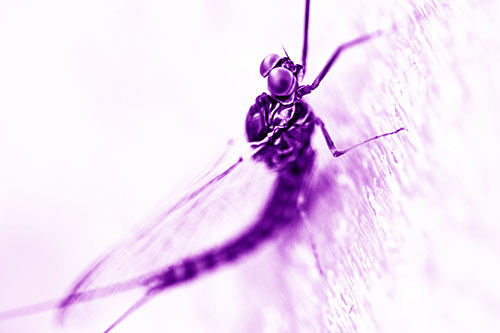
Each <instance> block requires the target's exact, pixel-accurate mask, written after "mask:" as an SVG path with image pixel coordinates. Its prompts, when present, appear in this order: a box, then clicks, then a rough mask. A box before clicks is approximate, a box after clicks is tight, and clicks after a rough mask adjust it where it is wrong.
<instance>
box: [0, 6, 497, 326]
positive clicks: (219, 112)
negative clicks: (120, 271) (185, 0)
mask: <svg viewBox="0 0 500 333" xmlns="http://www.w3.org/2000/svg"><path fill="white" fill-rule="evenodd" d="M1 6H2V8H1V10H0V13H1V14H0V15H1V16H0V45H2V52H1V53H0V73H1V76H0V91H1V98H0V117H1V119H0V151H1V152H2V163H1V165H0V177H1V178H0V184H1V187H0V198H1V206H0V222H1V224H0V309H7V308H11V307H15V306H19V305H25V304H30V303H32V302H36V301H42V300H46V299H51V298H53V297H57V296H61V295H63V294H64V292H65V291H66V290H67V288H68V287H69V285H70V284H71V282H73V281H74V279H75V278H76V276H78V274H80V273H81V271H82V269H83V268H84V267H86V266H87V265H88V263H90V262H91V261H92V260H93V259H95V258H96V257H97V256H98V255H100V254H101V253H102V252H103V250H105V249H107V248H108V247H109V246H110V245H111V244H113V243H114V242H115V241H116V240H118V239H120V238H121V237H122V236H124V235H126V234H127V233H128V230H129V229H130V228H132V227H133V226H134V225H135V224H136V222H137V221H139V220H140V219H141V218H143V217H144V216H147V214H148V213H149V212H150V211H151V210H152V209H153V208H154V207H155V206H154V205H155V204H156V203H158V202H159V201H161V199H162V198H163V197H164V196H165V195H166V194H168V193H169V192H170V191H171V190H172V189H173V188H174V185H175V184H177V183H179V182H180V180H181V179H183V178H185V177H186V176H188V177H189V176H191V175H194V174H196V173H197V172H199V171H201V170H203V167H204V166H205V165H206V162H207V161H208V160H210V158H212V157H213V156H214V153H213V152H215V151H219V150H220V148H221V147H223V146H224V144H225V142H226V140H227V139H228V138H231V137H235V136H239V135H241V134H242V131H243V122H244V117H245V113H246V111H247V110H248V107H249V106H250V104H251V103H252V102H253V100H254V98H255V97H256V96H257V95H258V94H259V93H260V92H261V91H262V90H263V89H265V83H264V82H263V81H262V80H261V79H260V77H259V76H258V66H259V62H260V60H261V59H262V57H263V56H265V55H266V54H268V53H270V52H280V49H281V44H283V45H284V46H285V47H286V49H287V51H288V52H289V54H290V55H291V56H292V57H293V58H294V59H298V58H299V56H300V51H301V50H300V44H301V30H302V14H303V13H302V12H303V2H302V1H293V2H289V1H286V2H280V1H272V2H264V1H262V2H252V3H246V2H238V3H235V2H231V1H228V2H218V3H217V4H214V3H213V2H206V1H199V2H190V4H189V5H187V4H186V5H181V4H175V5H165V4H163V2H161V1H158V2H149V3H148V4H147V5H145V4H139V3H133V2H128V3H127V2H118V1H114V2H113V1H110V2H104V3H103V2H86V3H85V4H83V3H82V4H78V5H74V4H73V5H71V4H67V3H65V2H56V1H53V2H50V1H49V2H44V3H43V4H33V3H31V2H22V1H16V2H3V3H2V5H1ZM282 7H283V8H282ZM498 7H499V6H498V4H497V3H496V2H494V1H483V2H481V3H474V4H473V5H471V4H469V3H467V2H465V1H454V2H453V3H451V2H450V3H448V2H444V1H443V2H429V1H427V2H425V1H420V2H417V1H413V2H406V3H402V2H400V1H399V2H390V1H377V2H376V4H375V3H374V4H367V3H366V2H363V1H357V2H352V1H351V2H326V1H313V3H312V7H311V36H310V38H311V47H310V58H309V66H310V67H309V69H308V73H309V75H310V76H307V77H306V81H310V80H312V77H313V76H314V74H315V73H317V72H318V71H319V70H320V68H321V66H322V65H323V62H324V61H325V60H326V59H327V58H328V56H329V55H330V53H331V52H332V50H333V49H334V47H335V46H337V45H338V44H340V43H341V42H344V41H346V40H349V39H351V38H353V37H356V36H357V35H359V34H361V33H364V32H367V31H372V30H376V29H379V28H383V27H386V26H388V25H389V24H390V23H391V22H394V21H395V22H397V24H398V27H399V29H400V30H399V32H397V33H395V34H394V35H391V36H390V37H388V38H383V39H380V40H378V41H376V42H374V43H373V44H371V45H367V46H366V47H361V48H358V49H356V50H354V51H352V52H349V54H347V55H345V56H343V57H342V58H341V59H340V61H339V62H338V64H337V65H336V66H335V68H334V69H333V70H332V72H331V74H330V76H329V77H328V78H327V79H325V81H324V84H323V86H322V87H321V88H320V89H318V91H317V92H316V93H315V94H313V95H312V96H311V98H310V99H309V101H310V103H311V105H312V106H313V107H314V109H315V112H316V113H317V114H318V115H319V116H321V117H322V118H323V119H324V120H325V122H326V124H327V126H328V128H329V129H330V131H331V132H332V135H333V138H334V140H335V141H336V143H337V145H338V146H339V147H345V146H347V145H349V144H352V143H355V142H357V141H360V140H361V139H364V138H366V137H368V136H370V135H373V134H376V133H380V132H383V131H388V130H392V129H395V128H397V127H399V126H401V125H404V126H408V128H409V129H410V131H409V132H408V133H404V134H403V135H401V136H399V137H398V138H391V139H388V140H384V141H380V142H378V143H376V144H374V145H371V146H370V147H369V148H362V149H359V150H358V151H356V152H354V153H352V154H350V155H348V156H346V157H344V158H341V159H338V160H335V161H332V160H329V159H327V158H325V156H327V155H326V150H325V148H324V144H323V142H322V141H321V140H320V138H319V137H318V138H317V139H316V140H315V143H316V147H318V152H319V155H320V160H319V163H318V167H319V169H320V170H319V172H318V173H317V177H316V178H315V184H317V187H316V189H317V190H318V191H317V193H319V194H321V195H322V196H321V197H319V199H317V200H316V201H315V204H314V205H313V208H314V210H313V212H312V213H311V216H310V221H308V223H307V228H305V227H303V228H300V229H299V230H297V232H296V233H294V234H287V235H286V236H287V237H288V239H289V240H290V241H284V240H278V241H277V242H275V243H274V244H272V245H269V246H266V247H265V248H263V249H262V251H259V253H256V254H255V256H253V257H252V258H251V259H249V260H248V261H245V262H243V263H241V264H240V265H238V266H235V267H231V268H227V269H223V270H222V271H220V272H218V273H216V274H213V275H211V276H209V277H206V278H204V279H202V280H199V281H197V282H196V283H194V284H191V285H189V286H186V287H182V288H178V289H175V290H173V291H171V292H168V293H166V294H165V295H162V296H161V297H159V298H158V299H155V300H154V301H153V302H151V303H150V304H148V305H147V306H146V307H145V308H143V309H142V310H141V311H139V312H137V313H136V314H134V315H133V316H132V317H130V318H129V319H128V320H127V321H126V322H124V323H123V325H121V326H119V329H118V330H117V331H118V332H120V331H121V332H134V331H138V330H139V329H142V330H150V331H151V330H153V331H154V330H158V329H160V328H165V329H167V328H168V329H173V330H177V331H181V330H184V331H189V330H191V331H199V330H201V329H203V330H205V331H206V330H213V331H221V330H227V331H235V330H238V331H241V330H248V331H255V330H267V331H270V332H274V331H284V330H290V331H293V329H294V328H295V329H296V330H297V331H300V330H302V331H304V330H330V331H334V332H335V331H359V332H372V331H377V330H378V331H410V332H411V331H418V332H421V331H439V332H442V331H455V332H459V331H463V332H467V331H488V330H489V331H493V329H494V328H495V327H496V325H495V324H496V314H497V313H498V311H499V299H500V295H499V294H500V289H499V287H498V286H497V281H498V280H499V278H500V276H499V275H500V273H499V271H498V268H497V267H496V266H495V263H496V262H498V253H499V251H500V249H499V247H498V237H499V227H498V226H497V221H498V217H499V212H498V205H497V201H498V197H499V193H498V188H499V185H500V184H499V183H500V182H499V177H498V175H497V171H496V169H497V163H498V162H499V161H500V158H499V156H498V154H499V153H498V149H497V148H496V142H498V139H499V134H498V126H499V125H500V124H499V119H500V117H499V116H498V107H499V106H500V105H499V104H500V103H499V98H498V96H497V91H498V86H499V82H498V77H499V74H500V73H499V67H498V66H497V65H496V61H497V59H498V58H499V51H500V45H499V42H498V37H496V33H495V31H496V30H497V28H498V27H497V26H496V25H495V23H494V17H493V13H498V12H499V9H500V8H498ZM176 34H177V35H176ZM223 94H224V95H223ZM309 236H310V237H309ZM310 238H312V239H313V241H314V242H315V243H316V244H317V249H318V256H319V260H320V263H321V265H322V269H323V272H324V276H320V275H319V274H318V272H317V270H316V267H315V262H314V260H313V256H312V251H311V246H310V241H309V239H310ZM52 318H53V317H52V314H51V313H44V314H40V315H36V316H32V317H30V318H23V319H21V320H16V321H10V322H1V323H0V331H5V332H12V331H29V330H33V329H35V330H36V331H42V332H44V331H46V332H50V331H53V327H52V326H51V325H52ZM100 328H102V327H100ZM86 330H88V328H86V329H84V331H86Z"/></svg>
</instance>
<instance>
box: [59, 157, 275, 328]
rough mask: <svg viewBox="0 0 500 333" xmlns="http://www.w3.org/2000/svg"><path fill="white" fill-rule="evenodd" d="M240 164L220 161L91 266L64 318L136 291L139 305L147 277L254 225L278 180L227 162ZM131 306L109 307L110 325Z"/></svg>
mask: <svg viewBox="0 0 500 333" xmlns="http://www.w3.org/2000/svg"><path fill="white" fill-rule="evenodd" d="M229 155H231V154H229ZM235 160H236V161H238V159H234V157H233V158H231V157H228V156H225V157H223V158H222V159H220V160H219V161H218V163H217V166H216V167H215V168H214V169H213V171H212V172H209V173H208V174H206V175H205V176H203V177H201V178H200V180H199V181H198V182H197V183H198V184H202V185H201V186H198V187H193V188H196V190H194V191H188V192H187V194H186V195H185V196H183V197H181V199H180V200H178V201H177V202H175V203H174V204H170V205H168V204H167V205H166V206H167V208H166V209H162V210H161V211H160V213H159V214H157V215H156V217H155V218H153V219H151V220H150V222H148V223H147V224H146V226H144V227H141V228H140V229H139V230H138V231H137V232H135V233H134V234H133V235H132V237H130V238H128V239H126V240H124V241H123V242H121V243H119V244H118V245H117V246H115V247H114V248H112V249H111V250H110V251H109V252H108V253H106V254H105V255H103V256H102V257H101V258H100V259H98V260H97V261H96V262H95V263H94V264H93V265H91V267H90V268H89V269H88V270H87V271H86V272H85V273H84V274H83V275H82V276H81V278H80V279H78V280H77V282H76V283H75V284H74V286H73V287H72V289H71V290H70V292H69V294H68V296H67V297H66V299H65V300H64V301H63V302H62V303H61V304H60V308H61V311H60V316H59V319H60V320H61V321H63V322H66V321H67V319H70V320H69V321H73V319H75V318H71V317H74V316H75V315H76V313H79V314H81V313H82V311H81V310H84V311H85V312H86V313H89V312H88V310H91V307H92V305H93V304H94V303H98V304H101V302H100V301H99V302H95V301H93V300H94V299H99V298H104V297H107V296H111V295H113V294H120V293H122V292H124V291H127V290H131V289H136V290H135V291H134V292H135V293H138V294H137V295H136V296H135V300H137V297H138V296H141V295H144V293H145V292H146V291H147V286H146V285H144V283H145V281H147V280H148V278H150V277H152V276H155V275H157V274H159V273H160V272H162V271H164V270H165V268H167V267H169V266H170V265H172V264H175V263H177V262H179V261H180V260H182V259H184V258H186V257H189V256H192V255H195V254H198V253H200V252H203V251H205V250H208V249H211V248H213V247H215V246H217V245H220V244H222V243H224V241H227V240H229V239H231V238H234V237H236V236H237V235H238V234H239V233H240V232H241V231H243V230H244V229H245V228H247V227H248V226H250V225H251V224H252V223H253V222H254V221H255V220H256V219H257V217H258V215H259V212H260V210H261V209H262V206H263V205H264V203H265V202H266V200H267V198H268V196H269V193H270V191H271V189H272V184H273V181H274V180H275V177H276V176H275V174H274V173H272V172H270V171H269V170H268V169H267V168H266V167H265V165H264V164H263V163H256V162H254V161H253V160H251V159H248V160H245V161H241V162H233V163H232V164H231V163H227V162H228V161H235ZM227 165H229V168H228V167H227ZM220 170H222V171H220ZM141 286H143V288H137V287H141ZM113 298H114V297H113ZM127 302H130V301H127ZM125 305H126V306H125ZM130 305H131V304H130V303H127V304H121V303H120V304H119V307H121V309H119V310H118V309H108V308H107V307H106V308H105V309H104V311H105V312H108V311H109V313H110V316H111V317H108V318H107V319H106V320H108V321H107V322H106V321H105V323H109V320H111V321H113V320H114V319H116V318H115V317H113V316H116V315H119V314H121V313H120V311H122V312H123V311H124V310H126V309H127V307H128V306H130ZM99 307H102V305H99ZM91 312H92V313H94V312H95V311H92V310H91ZM99 313H100V314H102V310H100V311H99ZM78 316H79V315H76V317H78ZM85 317H88V315H86V316H85ZM76 319H77V321H80V320H78V318H76Z"/></svg>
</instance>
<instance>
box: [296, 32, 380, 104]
mask: <svg viewBox="0 0 500 333" xmlns="http://www.w3.org/2000/svg"><path fill="white" fill-rule="evenodd" d="M381 35H382V31H381V30H377V31H375V32H374V33H371V34H367V35H363V36H361V37H358V38H356V39H353V40H351V41H350V42H347V43H344V44H342V45H340V46H339V47H337V49H336V50H335V52H333V54H332V56H331V57H330V59H328V62H327V63H326V65H325V67H323V69H322V70H321V72H320V73H319V74H318V76H317V77H316V79H315V80H314V82H313V83H312V84H307V85H304V86H300V87H299V88H298V89H297V97H298V98H299V99H300V98H302V97H304V96H305V95H307V94H310V93H311V92H312V91H313V90H314V89H316V88H318V86H319V84H320V83H321V81H323V79H324V78H325V76H326V74H328V72H329V71H330V68H332V66H333V64H334V63H335V61H336V60H337V58H338V57H339V56H340V54H341V53H342V51H344V50H347V49H348V48H350V47H353V46H356V45H358V44H362V43H364V42H367V41H369V40H370V39H372V38H375V37H379V36H381Z"/></svg>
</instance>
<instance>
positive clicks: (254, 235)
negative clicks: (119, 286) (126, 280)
mask: <svg viewBox="0 0 500 333" xmlns="http://www.w3.org/2000/svg"><path fill="white" fill-rule="evenodd" d="M314 155H315V154H314V151H313V150H312V149H311V148H308V149H306V150H305V151H304V152H303V153H302V154H301V156H300V157H299V158H297V159H296V160H295V161H294V162H291V163H289V164H288V165H286V166H285V168H283V169H282V170H281V171H280V173H279V176H278V178H277V180H276V182H275V186H274V190H273V192H272V195H271V197H270V199H269V201H268V202H267V204H266V206H265V208H264V209H263V210H262V212H261V214H260V217H259V218H258V220H257V222H256V223H255V224H253V225H252V226H251V227H250V228H249V229H247V230H246V231H244V232H243V233H242V234H241V235H239V236H238V237H236V238H234V239H232V240H229V241H228V242H226V243H225V244H223V245H221V246H219V247H216V248H213V249H211V250H208V251H206V252H204V253H201V254H199V255H196V256H193V257H190V258H186V259H185V260H183V261H181V262H180V263H178V264H175V265H172V266H170V267H168V268H167V269H166V270H165V271H164V272H163V273H160V274H158V275H156V276H154V277H152V278H151V279H149V281H148V285H149V286H150V289H149V291H148V292H150V293H153V292H159V291H162V290H164V289H166V288H168V287H171V286H174V285H177V284H181V283H183V282H187V281H189V280H191V279H193V278H195V277H197V276H199V275H201V274H204V273H205V272H209V271H211V270H214V269H216V268H217V267H219V266H222V265H224V264H228V263H231V262H235V261H236V260H238V259H240V258H241V257H243V256H244V255H246V254H249V253H251V252H252V251H253V250H254V249H256V248H257V247H258V246H259V245H261V244H263V243H264V242H265V241H267V240H269V239H271V238H272V237H273V236H274V235H276V234H277V232H279V231H280V230H281V229H283V228H284V227H287V226H290V225H293V224H294V223H296V222H298V221H299V220H300V211H299V208H298V199H299V196H300V195H301V193H302V190H303V186H304V184H305V181H306V178H307V177H309V174H310V171H311V168H312V165H313V163H314Z"/></svg>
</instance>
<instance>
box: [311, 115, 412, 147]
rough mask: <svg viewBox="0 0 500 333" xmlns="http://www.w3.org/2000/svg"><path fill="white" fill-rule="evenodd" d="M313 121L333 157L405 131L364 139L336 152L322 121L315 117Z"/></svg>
mask: <svg viewBox="0 0 500 333" xmlns="http://www.w3.org/2000/svg"><path fill="white" fill-rule="evenodd" d="M315 121H316V125H318V126H319V127H320V128H321V132H322V133H323V137H324V138H325V141H326V145H327V146H328V149H330V152H331V153H332V155H333V157H340V156H342V155H344V154H345V153H347V152H349V151H351V150H353V149H354V148H357V147H359V146H361V145H364V144H365V143H368V142H370V141H373V140H377V139H380V138H382V137H384V136H389V135H393V134H396V133H399V132H401V131H403V130H406V128H404V127H401V128H400V129H397V130H395V131H393V132H389V133H384V134H380V135H377V136H374V137H371V138H369V139H366V140H364V141H362V142H360V143H358V144H355V145H354V146H352V147H349V148H347V149H343V150H338V149H337V147H335V144H334V143H333V140H332V138H331V137H330V134H329V133H328V131H327V129H326V126H325V123H324V122H323V120H321V119H319V118H318V117H316V119H315Z"/></svg>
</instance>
